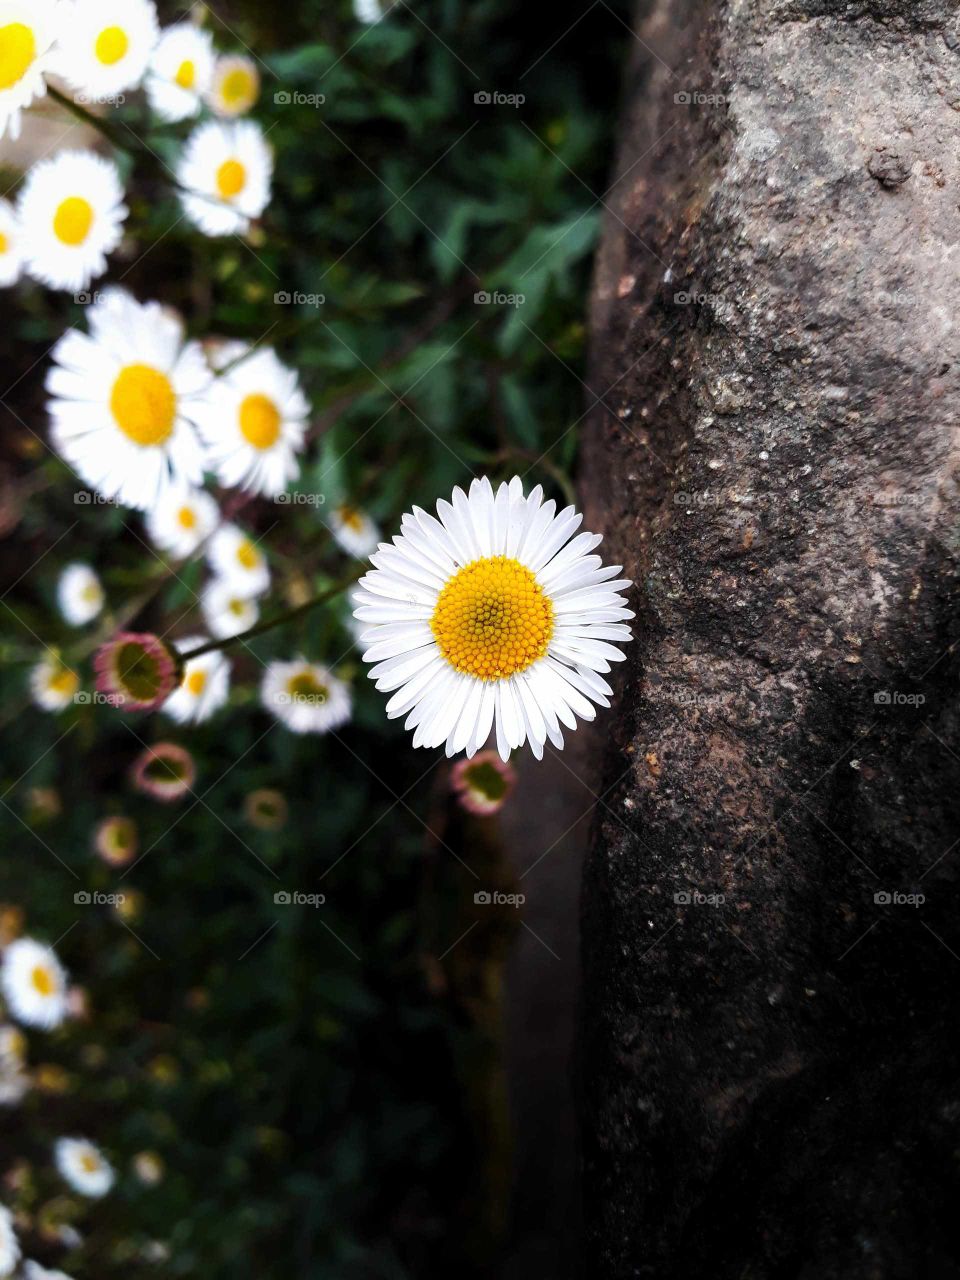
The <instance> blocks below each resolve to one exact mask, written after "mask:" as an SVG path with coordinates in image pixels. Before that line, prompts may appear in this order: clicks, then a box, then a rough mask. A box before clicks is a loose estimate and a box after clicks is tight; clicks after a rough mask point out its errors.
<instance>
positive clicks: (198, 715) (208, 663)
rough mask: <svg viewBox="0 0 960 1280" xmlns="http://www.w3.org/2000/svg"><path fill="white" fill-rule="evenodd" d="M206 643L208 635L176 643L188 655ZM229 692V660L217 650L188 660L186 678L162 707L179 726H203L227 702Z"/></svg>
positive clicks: (184, 671)
mask: <svg viewBox="0 0 960 1280" xmlns="http://www.w3.org/2000/svg"><path fill="white" fill-rule="evenodd" d="M206 643H207V637H206V636H186V637H185V638H184V639H182V640H176V641H174V644H175V646H176V649H177V651H178V652H179V653H189V651H190V650H191V649H199V647H200V646H201V645H202V644H206ZM229 693H230V660H229V658H227V656H226V654H223V653H220V652H218V651H217V650H214V651H213V652H211V653H204V654H201V656H200V657H199V658H188V659H187V660H186V662H185V663H184V666H183V678H182V679H181V681H180V685H179V688H177V689H176V690H175V691H174V692H173V693H171V695H170V697H169V698H168V699H167V700H166V702H165V703H164V704H163V707H162V708H161V710H162V711H164V712H165V713H166V714H167V715H168V716H172V718H173V719H174V720H177V721H178V722H179V723H180V724H200V723H201V722H202V721H204V720H209V718H210V717H211V716H212V715H213V713H214V712H215V711H219V709H220V708H221V707H222V706H223V704H224V703H225V702H226V700H227V697H228V696H229Z"/></svg>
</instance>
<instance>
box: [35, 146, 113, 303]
mask: <svg viewBox="0 0 960 1280" xmlns="http://www.w3.org/2000/svg"><path fill="white" fill-rule="evenodd" d="M127 212H128V210H127V206H126V205H125V204H124V203H123V184H122V183H121V181H120V173H119V170H118V169H117V166H116V165H115V164H114V163H113V161H112V160H105V159H104V158H103V156H98V155H95V154H94V152H92V151H60V152H58V153H57V154H56V155H55V156H51V157H50V158H49V159H48V160H40V161H38V163H37V164H35V165H34V166H33V168H32V169H31V170H30V172H29V173H28V174H27V176H26V179H25V181H24V184H23V187H22V188H21V190H20V195H19V197H18V199H17V217H18V218H19V221H20V239H21V244H22V246H23V258H24V269H25V270H26V272H27V273H28V275H31V276H33V278H34V279H35V280H39V281H40V283H41V284H45V285H48V286H49V287H50V288H51V289H67V290H72V291H73V292H74V293H76V292H80V291H82V290H83V289H85V288H86V287H87V285H88V284H89V283H90V281H91V280H93V279H95V278H96V277H97V276H99V275H102V274H103V272H104V271H106V269H107V254H108V253H112V252H113V250H114V249H115V248H116V247H117V245H118V244H119V243H120V239H121V237H122V235H123V223H124V219H125V218H126V216H127Z"/></svg>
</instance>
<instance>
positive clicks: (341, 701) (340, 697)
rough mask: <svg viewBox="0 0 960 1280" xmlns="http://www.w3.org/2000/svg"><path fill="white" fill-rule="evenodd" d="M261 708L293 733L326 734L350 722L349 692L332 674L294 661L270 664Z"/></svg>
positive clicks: (261, 690)
mask: <svg viewBox="0 0 960 1280" xmlns="http://www.w3.org/2000/svg"><path fill="white" fill-rule="evenodd" d="M260 697H261V699H262V701H263V705H264V706H265V707H266V709H267V710H268V711H271V712H272V713H273V714H274V715H275V716H276V717H277V719H278V720H280V721H281V722H282V723H283V724H285V725H286V727H287V728H288V729H290V730H292V732H293V733H329V732H330V730H331V729H338V728H339V727H340V725H342V724H346V722H347V721H348V720H349V719H350V710H351V701H350V690H349V688H348V686H347V685H346V684H344V682H343V681H342V680H338V679H337V677H336V676H335V675H334V674H333V672H331V671H328V670H327V668H326V667H321V666H319V665H318V664H316V663H312V662H307V660H306V659H305V658H297V659H295V660H294V661H293V662H271V663H270V664H269V665H268V667H267V669H266V671H265V672H264V674H263V682H262V684H261V686H260Z"/></svg>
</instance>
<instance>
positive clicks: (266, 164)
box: [0, 0, 273, 293]
mask: <svg viewBox="0 0 960 1280" xmlns="http://www.w3.org/2000/svg"><path fill="white" fill-rule="evenodd" d="M48 77H55V78H57V79H58V80H59V81H60V82H61V83H62V84H64V85H65V86H68V87H69V88H70V90H72V93H73V96H74V98H75V100H76V101H77V102H79V103H115V104H116V103H120V102H122V101H123V100H124V95H125V94H126V93H127V92H129V91H131V90H133V89H137V88H141V87H142V89H143V91H144V93H145V94H146V98H147V101H148V103H149V104H150V107H151V109H152V110H153V112H154V113H155V115H156V116H157V117H158V118H159V119H160V120H161V121H163V122H164V123H175V122H178V121H182V120H186V119H189V118H192V117H195V116H197V115H199V114H200V112H201V111H202V110H209V111H210V112H211V113H212V118H210V119H207V120H205V121H202V122H201V123H199V124H198V125H197V126H196V128H195V129H194V131H193V132H192V133H191V134H190V136H189V138H188V139H187V140H186V142H185V144H184V147H183V150H182V152H181V154H180V157H179V160H178V161H177V164H176V166H175V172H174V178H175V181H176V184H177V186H178V188H179V194H180V200H181V205H182V208H183V212H184V215H185V217H186V218H187V220H188V221H189V222H190V223H191V224H192V225H193V226H195V227H196V228H197V229H198V230H200V231H201V232H202V233H203V234H204V235H208V236H226V235H244V234H246V232H247V231H248V230H249V228H250V223H251V221H252V220H253V219H256V218H259V217H260V215H261V214H262V213H263V211H264V209H265V208H266V207H267V204H268V203H269V200H270V184H271V179H272V173H273V159H272V155H271V152H270V148H269V147H268V146H267V143H266V140H265V138H264V135H263V131H262V130H261V129H260V127H259V126H258V125H257V124H255V123H253V122H252V121H250V120H245V119H242V118H241V117H243V116H244V115H246V113H247V112H248V111H249V110H250V109H251V108H252V107H253V106H254V104H255V103H256V101H257V98H258V97H259V93H260V76H259V72H258V70H257V66H256V63H255V62H254V61H253V60H252V59H251V58H248V57H246V56H244V55H239V54H237V55H234V54H229V55H226V54H217V52H216V50H215V49H214V46H213V40H212V38H211V36H210V33H209V32H208V31H206V30H204V29H203V28H202V27H199V26H197V25H195V24H193V23H190V22H181V23H177V24H176V25H174V26H170V27H166V28H164V29H163V30H162V31H161V30H160V28H159V26H158V23H157V14H156V9H155V7H154V4H153V2H152V0H2V3H0V137H3V136H4V134H6V133H8V132H9V133H10V134H11V135H12V136H13V137H16V136H17V135H18V134H19V131H20V124H21V114H22V112H23V110H24V108H26V107H28V106H29V105H30V104H31V103H32V102H33V101H35V100H36V99H38V98H42V97H43V96H44V95H45V93H46V91H47V78H48ZM127 214H128V209H127V206H126V204H125V203H124V190H123V183H122V180H121V177H120V170H119V169H118V167H117V165H116V164H115V162H114V161H113V160H112V159H108V158H106V157H104V156H101V155H99V154H97V153H96V152H94V151H90V150H80V151H77V150H63V151H60V152H58V153H57V154H55V155H53V156H50V157H49V158H45V159H42V160H40V161H38V162H37V163H36V164H35V165H34V166H33V168H32V169H30V171H29V173H27V175H26V177H25V179H24V181H23V184H22V186H21V188H20V191H19V193H18V196H17V200H16V204H15V205H13V204H11V203H9V202H8V201H6V200H0V285H11V284H14V283H15V282H16V281H17V279H19V277H20V276H21V274H26V275H28V276H30V277H32V278H33V279H35V280H38V281H39V282H40V283H42V284H44V285H46V286H48V287H49V288H51V289H65V290H68V291H71V292H73V293H78V292H81V291H83V290H85V289H86V288H87V286H88V285H89V284H90V282H91V281H92V280H95V279H96V278H97V277H98V276H100V275H102V274H103V272H104V271H105V270H106V266H107V257H108V255H109V254H111V253H112V252H113V251H114V250H115V249H116V248H117V246H118V245H119V243H120V240H121V238H122V236H123V229H124V222H125V220H126V218H127Z"/></svg>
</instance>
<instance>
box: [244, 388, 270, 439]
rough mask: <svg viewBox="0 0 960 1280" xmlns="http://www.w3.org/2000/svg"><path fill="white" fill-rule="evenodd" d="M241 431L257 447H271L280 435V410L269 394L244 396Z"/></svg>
mask: <svg viewBox="0 0 960 1280" xmlns="http://www.w3.org/2000/svg"><path fill="white" fill-rule="evenodd" d="M240 431H241V433H242V435H243V438H244V439H245V440H248V441H249V442H250V444H252V445H253V447H254V448H255V449H269V448H270V446H271V445H273V444H276V442H277V437H278V436H279V435H280V410H279V409H278V408H277V406H276V405H275V404H274V403H273V401H272V400H271V399H270V397H269V396H263V395H260V394H259V392H257V393H255V394H254V395H250V396H246V397H244V400H243V403H242V404H241V405H240Z"/></svg>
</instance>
